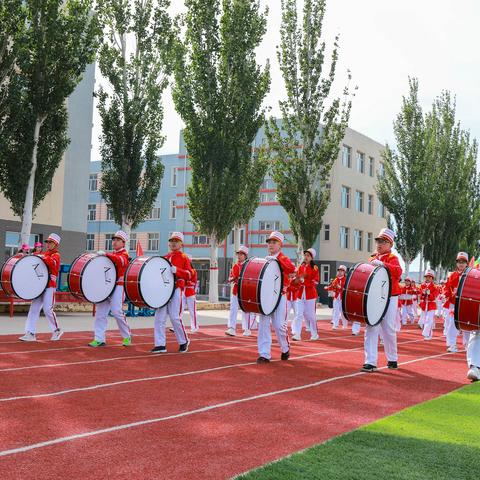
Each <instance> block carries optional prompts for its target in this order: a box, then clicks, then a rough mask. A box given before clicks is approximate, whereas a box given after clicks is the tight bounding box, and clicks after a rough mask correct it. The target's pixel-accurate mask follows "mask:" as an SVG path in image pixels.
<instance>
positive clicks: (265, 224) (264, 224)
mask: <svg viewBox="0 0 480 480" xmlns="http://www.w3.org/2000/svg"><path fill="white" fill-rule="evenodd" d="M258 227H259V228H258V229H259V230H268V231H273V230H280V221H279V220H260V222H258Z"/></svg>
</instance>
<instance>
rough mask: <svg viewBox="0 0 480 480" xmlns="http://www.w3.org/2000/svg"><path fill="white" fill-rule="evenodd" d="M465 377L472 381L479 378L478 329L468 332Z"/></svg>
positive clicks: (479, 345) (479, 341)
mask: <svg viewBox="0 0 480 480" xmlns="http://www.w3.org/2000/svg"><path fill="white" fill-rule="evenodd" d="M467 364H468V368H469V370H468V372H467V378H468V379H469V380H471V381H472V382H476V381H478V380H480V330H473V331H471V332H470V335H469V341H468V345H467Z"/></svg>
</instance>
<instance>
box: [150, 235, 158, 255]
mask: <svg viewBox="0 0 480 480" xmlns="http://www.w3.org/2000/svg"><path fill="white" fill-rule="evenodd" d="M148 250H149V251H150V252H158V251H159V250H160V234H159V233H149V234H148Z"/></svg>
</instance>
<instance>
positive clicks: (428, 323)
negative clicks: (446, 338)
mask: <svg viewBox="0 0 480 480" xmlns="http://www.w3.org/2000/svg"><path fill="white" fill-rule="evenodd" d="M434 328H435V310H428V311H426V312H424V314H423V331H422V335H423V336H424V337H425V338H430V337H433V329H434Z"/></svg>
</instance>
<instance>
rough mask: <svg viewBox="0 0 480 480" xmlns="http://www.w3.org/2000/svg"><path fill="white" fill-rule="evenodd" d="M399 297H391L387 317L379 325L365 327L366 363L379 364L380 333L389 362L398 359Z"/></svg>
mask: <svg viewBox="0 0 480 480" xmlns="http://www.w3.org/2000/svg"><path fill="white" fill-rule="evenodd" d="M397 308H398V297H391V298H390V304H389V306H388V309H387V313H386V314H385V317H384V318H383V320H382V321H381V322H380V324H379V325H375V326H374V327H372V326H371V325H367V326H366V327H365V343H364V348H365V363H369V364H370V365H375V366H376V365H377V360H378V335H379V334H380V333H381V335H382V339H383V348H384V350H385V356H386V357H387V360H388V361H389V362H396V361H397V360H398V354H397V333H396V332H395V319H396V316H397Z"/></svg>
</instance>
